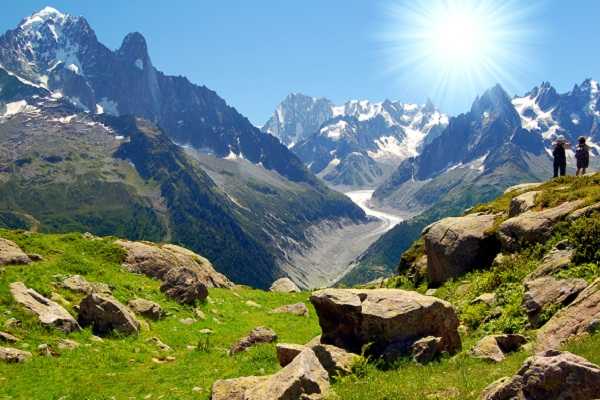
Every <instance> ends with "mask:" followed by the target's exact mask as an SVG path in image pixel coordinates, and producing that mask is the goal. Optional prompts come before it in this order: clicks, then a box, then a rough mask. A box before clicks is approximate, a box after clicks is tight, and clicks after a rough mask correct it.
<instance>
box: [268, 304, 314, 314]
mask: <svg viewBox="0 0 600 400" xmlns="http://www.w3.org/2000/svg"><path fill="white" fill-rule="evenodd" d="M271 313H272V314H292V315H298V316H300V317H308V307H306V304H304V303H296V304H287V305H284V306H281V307H277V308H275V309H273V310H271Z"/></svg>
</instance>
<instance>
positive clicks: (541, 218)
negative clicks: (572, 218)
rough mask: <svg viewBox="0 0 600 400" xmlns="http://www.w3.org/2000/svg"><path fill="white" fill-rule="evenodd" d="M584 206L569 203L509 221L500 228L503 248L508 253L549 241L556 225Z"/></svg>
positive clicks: (531, 212) (521, 215) (576, 202)
mask: <svg viewBox="0 0 600 400" xmlns="http://www.w3.org/2000/svg"><path fill="white" fill-rule="evenodd" d="M582 204H583V201H582V200H576V201H568V202H565V203H562V204H561V205H559V206H557V207H552V208H547V209H545V210H542V211H533V210H530V211H527V212H524V213H523V214H520V215H518V216H516V217H513V218H509V219H507V220H506V221H504V222H503V223H502V224H500V226H499V228H498V232H499V235H500V240H501V242H502V247H503V248H504V249H506V250H508V251H516V250H518V249H519V248H520V247H521V246H522V245H524V244H535V243H540V242H543V241H545V240H547V239H548V238H549V237H550V235H551V234H552V230H553V228H554V226H555V225H556V223H558V222H560V221H561V220H563V219H564V218H565V217H566V216H567V215H568V214H569V213H571V212H572V211H574V210H576V209H578V208H579V207H581V205H582Z"/></svg>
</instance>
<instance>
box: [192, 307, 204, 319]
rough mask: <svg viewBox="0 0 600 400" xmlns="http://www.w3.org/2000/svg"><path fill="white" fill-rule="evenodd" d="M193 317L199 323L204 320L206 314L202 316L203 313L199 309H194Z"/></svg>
mask: <svg viewBox="0 0 600 400" xmlns="http://www.w3.org/2000/svg"><path fill="white" fill-rule="evenodd" d="M194 315H195V316H196V318H198V319H199V320H201V321H204V320H205V319H206V314H204V312H203V311H202V310H201V309H199V308H194Z"/></svg>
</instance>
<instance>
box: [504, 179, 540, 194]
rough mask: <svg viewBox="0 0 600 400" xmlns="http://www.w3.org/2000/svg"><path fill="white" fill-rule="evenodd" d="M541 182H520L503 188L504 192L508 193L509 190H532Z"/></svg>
mask: <svg viewBox="0 0 600 400" xmlns="http://www.w3.org/2000/svg"><path fill="white" fill-rule="evenodd" d="M543 184H544V183H543V182H531V183H520V184H518V185H514V186H510V187H508V188H506V190H504V194H508V193H510V192H515V191H518V190H533V189H537V188H538V187H540V186H542V185H543Z"/></svg>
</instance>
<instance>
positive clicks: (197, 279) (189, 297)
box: [160, 267, 208, 304]
mask: <svg viewBox="0 0 600 400" xmlns="http://www.w3.org/2000/svg"><path fill="white" fill-rule="evenodd" d="M160 290H161V292H164V293H165V294H166V295H167V296H169V297H170V298H172V299H173V300H175V301H176V302H178V303H180V304H194V303H195V302H196V301H203V300H205V299H206V298H207V297H208V288H207V286H206V285H205V284H204V282H203V280H202V278H201V276H200V274H199V273H198V271H197V270H196V269H192V268H188V267H181V268H173V269H171V270H169V272H167V273H166V274H165V275H164V276H163V284H162V285H161V286H160Z"/></svg>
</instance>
